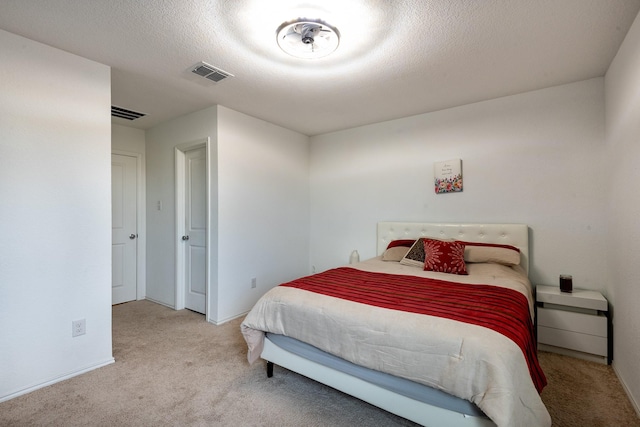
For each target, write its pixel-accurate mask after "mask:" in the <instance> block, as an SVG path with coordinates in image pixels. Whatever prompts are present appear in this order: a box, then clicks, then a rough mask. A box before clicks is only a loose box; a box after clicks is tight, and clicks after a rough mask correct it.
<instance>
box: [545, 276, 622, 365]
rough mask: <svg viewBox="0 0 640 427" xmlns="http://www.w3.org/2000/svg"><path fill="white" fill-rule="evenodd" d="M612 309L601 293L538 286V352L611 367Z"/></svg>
mask: <svg viewBox="0 0 640 427" xmlns="http://www.w3.org/2000/svg"><path fill="white" fill-rule="evenodd" d="M608 305H609V304H608V302H607V300H606V298H605V297H603V296H602V294H601V293H600V292H596V291H587V290H582V289H574V290H573V292H572V293H567V292H560V288H559V287H556V286H543V285H538V286H536V311H537V334H538V349H539V350H547V351H553V352H556V353H561V354H566V355H569V356H574V357H579V358H581V359H587V360H592V361H597V362H601V363H611V359H612V348H611V323H610V321H609V317H608V313H609V307H608Z"/></svg>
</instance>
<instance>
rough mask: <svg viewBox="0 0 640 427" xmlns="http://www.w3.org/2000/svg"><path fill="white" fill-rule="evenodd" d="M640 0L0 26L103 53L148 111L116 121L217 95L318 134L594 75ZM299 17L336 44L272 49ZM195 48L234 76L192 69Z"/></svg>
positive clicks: (516, 0)
mask: <svg viewBox="0 0 640 427" xmlns="http://www.w3.org/2000/svg"><path fill="white" fill-rule="evenodd" d="M638 10H640V0H561V1H558V0H535V1H533V0H501V1H500V0H481V1H478V0H406V1H401V2H400V1H393V2H392V1H388V0H369V1H365V0H349V1H346V0H325V1H321V2H316V1H311V0H308V1H285V0H281V1H264V0H218V1H215V0H145V1H139V0H101V1H100V0H93V1H86V0H2V1H0V28H1V29H4V30H7V31H10V32H12V33H15V34H19V35H22V36H25V37H27V38H30V39H32V40H36V41H39V42H42V43H46V44H48V45H51V46H54V47H57V48H60V49H63V50H66V51H68V52H72V53H75V54H77V55H80V56H83V57H85V58H89V59H92V60H95V61H97V62H100V63H103V64H106V65H109V66H111V67H112V104H114V105H118V106H121V107H125V108H129V109H133V110H136V111H141V112H144V113H147V114H148V115H147V116H146V117H144V118H141V119H138V120H136V121H134V122H128V121H125V120H122V119H114V123H120V124H124V125H128V126H133V127H139V128H143V129H144V128H148V127H151V126H153V125H155V124H158V123H161V122H163V121H165V120H167V119H170V118H174V117H177V116H181V115H184V114H187V113H190V112H193V111H196V110H199V109H202V108H205V107H208V106H211V105H213V104H221V105H224V106H227V107H229V108H232V109H234V110H237V111H240V112H243V113H246V114H249V115H252V116H254V117H258V118H261V119H264V120H267V121H269V122H272V123H275V124H278V125H281V126H284V127H286V128H289V129H293V130H296V131H299V132H301V133H304V134H307V135H316V134H320V133H325V132H330V131H334V130H339V129H345V128H350V127H354V126H359V125H364V124H369V123H374V122H379V121H384V120H390V119H394V118H399V117H405V116H410V115H415V114H420V113H425V112H430V111H436V110H441V109H444V108H449V107H453V106H458V105H463V104H468V103H472V102H477V101H482V100H487V99H492V98H497V97H501V96H506V95H511V94H515V93H521V92H526V91H530V90H535V89H540V88H544V87H550V86H555V85H560V84H564V83H569V82H574V81H579V80H583V79H588V78H592V77H597V76H602V75H604V73H605V72H606V70H607V68H608V66H609V64H610V63H611V61H612V59H613V57H614V56H615V54H616V52H617V50H618V47H619V46H620V43H621V42H622V40H623V39H624V37H625V35H626V33H627V31H628V29H629V27H630V26H631V24H632V22H633V20H634V19H635V17H636V15H637V14H638ZM310 15H313V16H310ZM299 16H306V17H313V18H320V19H324V20H325V21H327V22H329V23H331V24H332V25H335V26H336V27H338V29H339V31H340V33H341V35H342V38H341V42H340V46H339V47H338V50H337V51H336V52H334V53H333V54H332V55H330V56H328V57H326V58H321V59H316V60H300V59H295V58H293V57H291V56H289V55H287V54H285V53H284V52H282V51H281V50H280V49H279V48H278V46H277V43H276V38H275V31H276V29H277V27H278V26H279V25H280V24H281V23H282V22H284V21H287V20H290V19H293V18H296V17H299ZM0 56H1V52H0ZM200 61H205V62H208V63H210V64H212V65H214V66H217V67H219V68H222V69H223V70H225V71H228V72H230V73H232V74H234V75H235V77H233V78H229V79H226V80H223V81H222V82H220V83H217V84H216V83H213V82H209V81H207V80H204V79H202V78H200V77H197V76H195V75H193V74H192V73H190V72H189V71H190V68H191V67H192V66H193V65H195V64H196V63H198V62H200ZM43 78H47V75H46V73H45V74H43ZM52 84H55V81H53V80H52Z"/></svg>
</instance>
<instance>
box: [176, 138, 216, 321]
mask: <svg viewBox="0 0 640 427" xmlns="http://www.w3.org/2000/svg"><path fill="white" fill-rule="evenodd" d="M175 154H176V177H175V183H176V231H177V233H176V310H181V309H184V308H187V309H189V310H193V311H196V312H198V313H202V314H205V315H206V314H207V312H208V298H207V295H208V291H209V257H208V255H209V254H210V250H209V244H210V242H209V239H208V238H207V234H208V233H207V231H208V226H209V224H210V209H209V203H208V201H209V197H208V190H209V189H208V187H209V186H208V183H209V162H208V160H207V159H208V155H209V139H208V138H207V139H206V140H200V141H194V142H192V143H187V144H182V145H179V146H177V147H176V150H175Z"/></svg>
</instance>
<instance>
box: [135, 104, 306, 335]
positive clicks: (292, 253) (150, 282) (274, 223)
mask: <svg viewBox="0 0 640 427" xmlns="http://www.w3.org/2000/svg"><path fill="white" fill-rule="evenodd" d="M206 137H209V138H211V140H212V150H211V155H212V157H211V158H210V159H209V160H210V165H211V167H212V168H213V172H212V177H213V180H212V182H210V183H209V188H210V198H211V199H212V200H214V206H215V209H214V212H213V214H214V215H213V216H214V220H213V221H212V224H211V227H210V230H209V231H210V233H213V234H211V235H210V238H211V239H212V241H213V242H215V244H214V245H213V251H212V252H213V253H212V254H211V255H210V263H211V277H212V282H213V283H212V292H211V294H210V295H209V299H210V307H211V313H208V317H209V320H210V321H212V322H214V323H221V322H224V321H227V320H229V319H232V318H234V317H237V316H239V315H241V314H243V313H245V312H247V311H249V309H250V308H251V307H252V306H253V304H254V303H255V302H256V301H257V299H258V298H259V297H260V296H261V295H262V294H264V293H265V292H266V291H267V290H268V289H269V288H271V287H273V286H275V285H278V284H279V283H280V282H282V281H285V280H289V279H292V278H295V277H299V276H301V275H303V274H305V273H306V272H307V271H308V250H309V236H308V230H309V181H308V177H309V175H308V170H309V162H308V154H309V153H308V138H307V137H306V136H304V135H301V134H299V133H296V132H293V131H290V130H287V129H284V128H281V127H279V126H275V125H272V124H270V123H267V122H264V121H262V120H258V119H255V118H253V117H250V116H247V115H244V114H241V113H238V112H236V111H233V110H230V109H228V108H225V107H221V106H217V107H211V108H209V109H206V110H202V111H198V112H196V113H192V114H189V115H187V116H184V117H181V118H178V119H175V120H171V121H169V122H166V123H164V124H161V125H159V126H157V127H154V128H152V129H150V130H149V131H147V134H146V140H147V145H146V155H147V212H148V214H147V233H148V245H147V296H148V297H149V298H150V299H152V300H155V301H158V302H161V303H163V304H166V305H169V306H174V304H175V298H174V292H175V291H174V289H175V280H174V279H175V268H174V260H175V239H174V229H175V224H174V222H175V215H174V210H175V200H174V199H175V194H174V192H175V188H174V173H175V172H174V169H175V167H174V147H175V146H176V145H178V144H181V143H185V142H190V141H194V140H198V139H202V138H206ZM158 200H161V201H162V202H163V210H162V211H157V210H156V204H157V201H158ZM216 215H217V216H216ZM253 277H255V278H256V279H257V280H256V281H257V287H256V288H255V289H252V288H251V278H253Z"/></svg>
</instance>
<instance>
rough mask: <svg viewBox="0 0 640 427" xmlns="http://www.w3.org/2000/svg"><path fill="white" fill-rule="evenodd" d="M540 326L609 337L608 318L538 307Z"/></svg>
mask: <svg viewBox="0 0 640 427" xmlns="http://www.w3.org/2000/svg"><path fill="white" fill-rule="evenodd" d="M538 326H539V327H540V326H545V327H549V328H554V329H560V330H564V331H568V332H577V333H580V334H588V335H595V336H598V337H603V338H605V340H606V337H607V318H606V316H604V315H597V316H593V315H590V314H584V313H575V312H571V311H562V310H553V309H547V308H544V307H538Z"/></svg>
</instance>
